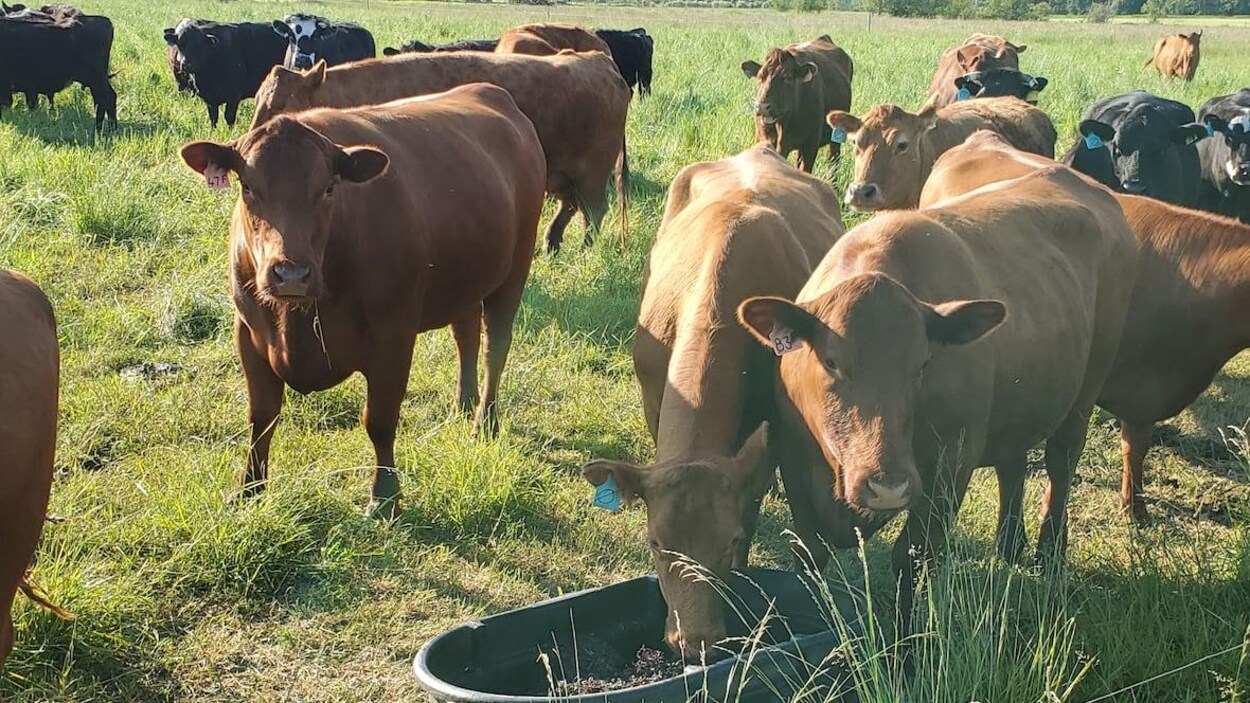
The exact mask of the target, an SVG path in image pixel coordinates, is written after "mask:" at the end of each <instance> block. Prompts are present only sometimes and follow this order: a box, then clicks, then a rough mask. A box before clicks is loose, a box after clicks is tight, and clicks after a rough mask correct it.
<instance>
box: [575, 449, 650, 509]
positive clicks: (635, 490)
mask: <svg viewBox="0 0 1250 703" xmlns="http://www.w3.org/2000/svg"><path fill="white" fill-rule="evenodd" d="M647 472H648V469H647V468H645V467H642V466H635V465H634V464H627V463H625V462H623V461H609V460H608V459H595V460H594V461H592V462H590V463H588V464H586V465H585V466H583V467H582V478H584V479H586V482H587V483H589V484H590V485H592V486H594V487H595V488H601V487H602V486H603V485H604V484H605V483H607V482H608V479H612V482H613V483H614V484H616V491H617V493H618V494H619V495H618V496H616V498H617V501H616V503H617V506H618V507H619V504H620V503H625V504H626V505H628V504H630V503H633V502H634V500H636V499H639V498H641V499H642V500H643V501H644V502H645V501H646V500H647V490H646V483H647ZM611 498H612V497H611V496H608V497H607V500H611ZM607 500H605V501H603V502H601V501H600V497H599V492H598V491H596V495H595V504H596V505H602V506H603V507H605V508H608V509H609V510H611V509H612V504H611V503H609V502H607Z"/></svg>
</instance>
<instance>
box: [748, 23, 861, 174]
mask: <svg viewBox="0 0 1250 703" xmlns="http://www.w3.org/2000/svg"><path fill="white" fill-rule="evenodd" d="M742 72H743V73H744V74H745V75H746V76H747V77H748V78H754V79H756V80H758V81H759V88H758V89H757V91H756V94H755V137H756V139H757V140H758V141H761V142H766V143H767V144H769V145H771V146H772V147H773V148H774V149H776V150H777V151H778V152H779V153H780V154H781V155H782V156H784V157H787V158H788V157H789V156H790V152H793V151H797V152H799V161H798V165H799V168H800V169H802V170H804V171H806V172H808V173H811V172H812V168H813V167H814V166H815V165H816V154H817V153H818V152H819V151H820V149H821V148H822V147H825V146H828V148H829V156H830V158H833V159H836V158H838V155H839V154H840V153H841V151H842V145H841V144H840V143H838V142H836V141H833V140H831V139H830V135H831V131H830V129H829V126H828V125H826V124H825V119H824V116H825V115H826V114H827V113H828V112H829V111H830V110H849V109H851V79H852V78H853V77H854V74H855V64H854V62H853V61H851V57H850V55H848V54H847V53H846V52H845V51H844V50H842V48H841V47H839V46H837V45H835V44H834V43H833V40H832V39H830V38H829V35H824V36H821V37H818V38H816V39H813V40H812V41H809V42H803V43H801V44H791V45H790V46H787V47H785V48H784V49H770V50H769V51H768V53H767V54H766V55H765V56H764V62H763V63H762V64H761V63H757V62H755V61H743V62H742Z"/></svg>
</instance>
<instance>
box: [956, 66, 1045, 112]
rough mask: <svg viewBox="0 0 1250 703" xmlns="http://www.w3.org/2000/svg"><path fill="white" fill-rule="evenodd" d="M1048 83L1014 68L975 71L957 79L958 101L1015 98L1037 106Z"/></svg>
mask: <svg viewBox="0 0 1250 703" xmlns="http://www.w3.org/2000/svg"><path fill="white" fill-rule="evenodd" d="M1049 82H1050V81H1047V80H1046V79H1045V78H1042V77H1041V76H1030V75H1029V74H1027V73H1023V72H1021V71H1017V70H1016V69H1014V68H991V69H989V70H986V71H973V72H972V73H967V74H964V75H962V76H960V77H958V78H956V79H955V89H956V90H957V91H958V92H957V93H955V98H956V99H957V100H971V99H972V98H1005V97H1013V98H1020V99H1021V100H1023V101H1025V102H1027V103H1029V104H1030V105H1036V104H1037V100H1038V97H1039V96H1038V93H1041V92H1042V91H1043V90H1045V89H1046V85H1047V84H1048V83H1049Z"/></svg>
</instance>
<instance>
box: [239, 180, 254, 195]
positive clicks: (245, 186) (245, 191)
mask: <svg viewBox="0 0 1250 703" xmlns="http://www.w3.org/2000/svg"><path fill="white" fill-rule="evenodd" d="M239 190H241V191H243V194H244V195H251V194H252V189H251V187H250V186H248V184H246V183H244V182H243V181H239Z"/></svg>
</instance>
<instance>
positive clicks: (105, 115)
mask: <svg viewBox="0 0 1250 703" xmlns="http://www.w3.org/2000/svg"><path fill="white" fill-rule="evenodd" d="M3 9H4V10H6V14H5V16H3V17H0V110H3V108H5V107H10V106H11V105H12V94H13V93H14V92H18V93H22V94H24V95H25V96H26V104H27V106H28V107H30V108H32V109H33V108H34V107H35V105H36V101H37V100H38V97H37V96H39V95H44V96H47V98H48V105H49V107H51V106H52V105H53V96H54V95H56V93H57V92H59V91H61V90H64V89H65V88H67V87H69V86H70V84H72V83H78V84H80V85H82V86H83V87H85V88H87V89H88V90H89V91H91V99H92V102H93V103H94V104H95V113H96V114H95V128H96V131H97V132H98V131H100V130H101V129H102V128H103V127H104V122H105V120H106V119H107V120H108V121H109V122H110V123H111V124H112V125H113V126H114V127H116V126H117V91H116V90H114V89H113V86H112V84H111V83H110V79H111V78H112V76H111V75H110V74H109V62H110V59H111V55H112V51H113V22H112V21H111V20H109V18H107V17H103V16H100V15H84V14H83V13H82V12H81V11H80V10H78V9H77V8H73V7H69V6H68V5H47V6H44V7H43V8H41V9H40V10H30V9H27V8H24V7H20V6H17V7H13V8H9V7H7V6H6V7H5V8H3Z"/></svg>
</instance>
